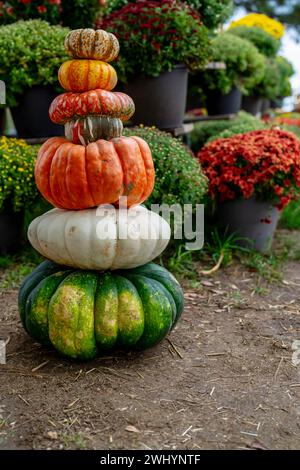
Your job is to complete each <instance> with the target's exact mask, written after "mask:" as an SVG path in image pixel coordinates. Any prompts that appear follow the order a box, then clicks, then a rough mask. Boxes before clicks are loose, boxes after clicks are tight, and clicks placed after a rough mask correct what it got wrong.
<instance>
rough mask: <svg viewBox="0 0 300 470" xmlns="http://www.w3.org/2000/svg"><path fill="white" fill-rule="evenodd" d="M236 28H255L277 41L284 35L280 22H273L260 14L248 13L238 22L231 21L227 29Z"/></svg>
mask: <svg viewBox="0 0 300 470" xmlns="http://www.w3.org/2000/svg"><path fill="white" fill-rule="evenodd" d="M236 26H249V27H253V26H256V27H257V28H261V29H263V30H264V31H265V32H266V33H269V34H271V36H274V37H275V38H277V39H280V38H281V37H282V36H283V35H284V33H285V29H284V26H283V24H282V23H280V21H277V20H274V19H273V18H270V17H269V16H267V15H264V14H262V13H249V14H248V15H246V16H244V17H243V18H241V19H240V20H237V21H233V22H232V23H231V24H230V26H229V29H231V28H235V27H236Z"/></svg>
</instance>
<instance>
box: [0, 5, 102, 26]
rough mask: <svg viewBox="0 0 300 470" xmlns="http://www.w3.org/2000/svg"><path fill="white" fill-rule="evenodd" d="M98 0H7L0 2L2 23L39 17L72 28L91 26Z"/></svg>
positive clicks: (95, 15)
mask: <svg viewBox="0 0 300 470" xmlns="http://www.w3.org/2000/svg"><path fill="white" fill-rule="evenodd" d="M100 6H101V2H99V0H72V1H70V0H9V1H5V2H0V20H1V23H2V24H9V23H13V22H15V21H18V20H28V19H41V20H44V21H48V22H49V23H51V24H53V25H56V24H63V25H64V26H69V27H70V28H72V29H75V28H92V27H93V26H94V22H95V20H96V17H97V15H98V12H99V8H100Z"/></svg>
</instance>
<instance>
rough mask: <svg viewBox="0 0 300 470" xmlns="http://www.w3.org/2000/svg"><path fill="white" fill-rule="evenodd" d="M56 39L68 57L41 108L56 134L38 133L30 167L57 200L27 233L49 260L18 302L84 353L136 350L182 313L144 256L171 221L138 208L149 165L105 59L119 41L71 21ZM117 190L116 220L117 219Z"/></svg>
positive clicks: (49, 337) (173, 284)
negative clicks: (54, 91) (60, 130)
mask: <svg viewBox="0 0 300 470" xmlns="http://www.w3.org/2000/svg"><path fill="white" fill-rule="evenodd" d="M65 48H66V50H67V52H68V53H69V55H70V56H71V59H70V60H69V61H67V62H65V63H63V64H62V66H61V67H60V69H59V75H58V76H59V81H60V83H61V85H62V86H63V88H65V90H66V92H65V93H63V94H61V95H59V96H58V97H57V98H56V99H55V100H54V101H53V103H52V105H51V107H50V110H49V114H50V118H51V119H52V121H53V122H55V123H58V124H61V125H64V126H65V136H66V137H65V138H64V137H53V138H51V139H48V140H47V141H46V142H45V143H44V145H42V147H41V148H40V151H39V153H38V157H37V162H36V167H35V179H36V184H37V187H38V189H39V190H40V192H41V194H42V195H43V196H44V197H45V199H46V200H48V201H49V202H50V203H51V204H52V205H53V206H55V208H54V209H52V210H50V211H49V212H47V213H45V214H43V215H42V216H40V217H38V218H37V219H35V220H33V222H32V223H31V225H30V226H29V230H28V238H29V240H30V242H31V244H32V245H33V247H34V248H35V249H36V250H37V251H39V252H40V253H41V254H42V255H43V256H45V257H46V258H48V260H47V261H44V262H43V263H42V264H41V265H40V266H38V267H37V268H36V269H35V270H34V271H33V273H32V274H31V275H30V276H28V278H26V279H25V281H24V283H23V285H22V286H21V289H20V293H19V310H20V316H21V320H22V323H23V325H24V327H25V329H26V330H27V332H28V333H29V334H30V335H31V336H32V337H33V338H35V339H36V340H38V341H40V342H41V343H42V344H46V345H49V344H51V345H53V346H54V347H55V348H56V349H57V350H58V351H59V352H60V353H62V354H64V355H66V356H69V357H72V358H79V359H90V358H93V357H94V356H95V355H96V354H99V352H101V351H105V350H107V349H111V348H113V347H115V346H118V345H122V346H125V347H137V348H140V349H145V348H147V347H150V346H153V345H154V344H156V343H157V342H159V341H160V340H161V339H162V338H163V337H164V336H165V335H166V334H167V333H168V331H169V330H170V329H172V328H173V326H174V325H175V323H176V321H177V319H178V318H179V316H180V314H181V312H182V309H183V293H182V290H181V288H180V286H179V284H178V282H177V281H176V279H175V278H174V277H173V276H172V275H171V274H170V273H169V272H168V271H167V270H165V269H164V268H162V267H160V266H158V265H156V264H154V263H151V260H153V259H154V258H155V257H157V256H159V255H160V254H161V253H162V251H163V250H164V249H165V247H166V245H167V244H168V241H169V239H170V227H169V225H168V223H167V222H166V221H164V220H163V219H162V218H161V217H160V216H159V215H158V214H155V213H153V212H151V211H148V210H147V209H146V208H145V207H143V206H140V205H139V204H140V203H142V202H143V201H145V200H146V199H147V198H148V197H149V195H150V194H151V192H152V190H153V186H154V178H155V171H154V165H153V160H152V155H151V151H150V148H149V146H148V144H147V143H146V142H145V141H144V140H143V139H141V138H140V137H123V136H122V130H123V122H125V121H126V120H129V119H130V117H131V116H132V114H133V113H134V103H133V101H132V99H131V98H130V97H129V96H127V95H125V94H124V93H118V92H113V91H111V90H113V88H114V87H115V85H116V83H117V75H116V72H115V70H114V68H113V67H112V66H111V65H110V64H108V62H110V61H112V60H114V59H115V58H116V57H117V55H118V52H119V44H118V41H117V39H116V37H115V36H114V35H113V34H111V33H107V32H105V31H102V30H97V31H94V30H91V29H83V30H75V31H71V32H70V33H69V34H68V35H67V37H66V40H65ZM121 196H126V199H125V200H126V204H127V212H126V211H125V212H126V214H127V217H126V220H124V217H123V218H122V217H119V216H120V214H121V211H122V210H123V211H124V208H121V209H119V208H118V206H119V198H120V197H121ZM108 204H113V205H114V206H115V208H114V207H113V206H107V205H108ZM102 205H106V206H104V208H103V206H102ZM98 206H99V207H98ZM123 215H124V214H123ZM137 227H139V229H140V231H139V232H138V233H137ZM123 229H126V231H127V236H125V237H124V236H121V232H122V231H123V232H124V230H123Z"/></svg>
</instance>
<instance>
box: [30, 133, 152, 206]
mask: <svg viewBox="0 0 300 470" xmlns="http://www.w3.org/2000/svg"><path fill="white" fill-rule="evenodd" d="M154 178H155V171H154V165H153V160H152V156H151V151H150V148H149V146H148V144H147V143H146V142H145V141H144V140H143V139H141V138H140V137H118V138H115V139H111V140H110V141H106V140H102V139H100V140H98V141H96V142H93V143H91V144H89V145H87V146H86V147H84V146H82V145H77V144H73V143H72V142H70V141H68V140H67V139H65V138H63V137H52V138H51V139H48V140H47V142H45V143H44V144H43V145H42V147H41V148H40V151H39V153H38V158H37V162H36V166H35V181H36V184H37V187H38V189H39V190H40V192H41V193H42V195H43V196H44V198H45V199H47V201H49V202H50V203H51V204H53V205H54V206H56V207H59V208H63V209H70V210H80V209H87V208H90V207H94V206H98V205H100V204H118V200H119V197H121V196H127V205H128V207H130V206H132V205H134V204H140V203H142V202H143V201H145V200H146V199H147V198H148V197H149V195H150V194H151V192H152V190H153V186H154Z"/></svg>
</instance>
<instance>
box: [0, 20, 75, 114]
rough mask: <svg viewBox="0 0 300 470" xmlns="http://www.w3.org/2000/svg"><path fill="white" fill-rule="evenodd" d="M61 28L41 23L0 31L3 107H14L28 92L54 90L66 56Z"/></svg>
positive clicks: (26, 24) (1, 29) (15, 26)
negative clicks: (37, 88)
mask: <svg viewBox="0 0 300 470" xmlns="http://www.w3.org/2000/svg"><path fill="white" fill-rule="evenodd" d="M67 32H68V29H67V28H63V27H62V26H52V25H50V24H49V23H47V22H46V21H42V20H28V21H22V20H21V21H17V22H16V23H12V24H10V25H6V26H1V27H0V50H1V54H0V80H3V81H4V82H5V83H6V103H7V105H8V106H16V104H17V103H18V99H19V98H20V96H21V95H22V94H23V93H24V91H25V90H26V89H28V88H32V87H33V86H37V85H44V86H47V85H51V86H53V87H56V88H57V89H59V90H60V88H59V87H58V86H57V71H58V69H59V67H60V65H61V63H62V62H63V61H65V60H67V58H68V56H67V54H66V52H65V49H64V38H65V36H66V34H67Z"/></svg>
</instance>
